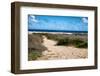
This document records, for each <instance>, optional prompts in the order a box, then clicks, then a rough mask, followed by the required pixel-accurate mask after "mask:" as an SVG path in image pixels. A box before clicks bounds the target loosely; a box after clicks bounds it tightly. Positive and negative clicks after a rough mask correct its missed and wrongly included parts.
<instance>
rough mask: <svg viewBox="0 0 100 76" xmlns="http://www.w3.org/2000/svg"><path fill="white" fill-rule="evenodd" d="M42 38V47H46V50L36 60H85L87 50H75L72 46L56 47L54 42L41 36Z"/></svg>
mask: <svg viewBox="0 0 100 76" xmlns="http://www.w3.org/2000/svg"><path fill="white" fill-rule="evenodd" d="M43 38H44V39H43V40H44V42H43V45H44V46H46V47H47V48H48V50H45V51H44V52H43V53H42V54H43V55H42V56H41V57H40V58H38V60H53V59H80V58H87V55H88V51H87V49H84V48H75V47H74V46H56V45H55V44H56V43H57V42H56V41H53V40H49V39H47V38H46V37H45V36H43Z"/></svg>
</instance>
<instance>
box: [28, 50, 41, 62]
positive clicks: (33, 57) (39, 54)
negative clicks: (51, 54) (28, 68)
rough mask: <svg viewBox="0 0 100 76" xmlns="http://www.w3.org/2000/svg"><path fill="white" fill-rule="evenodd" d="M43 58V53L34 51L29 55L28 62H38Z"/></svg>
mask: <svg viewBox="0 0 100 76" xmlns="http://www.w3.org/2000/svg"><path fill="white" fill-rule="evenodd" d="M40 56H41V52H38V51H32V52H30V53H29V54H28V60H29V61H30V60H36V59H37V58H38V57H40Z"/></svg>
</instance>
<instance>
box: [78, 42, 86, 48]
mask: <svg viewBox="0 0 100 76" xmlns="http://www.w3.org/2000/svg"><path fill="white" fill-rule="evenodd" d="M76 47H77V48H87V47H88V44H87V42H83V43H80V44H78V45H76Z"/></svg>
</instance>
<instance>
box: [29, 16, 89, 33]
mask: <svg viewBox="0 0 100 76" xmlns="http://www.w3.org/2000/svg"><path fill="white" fill-rule="evenodd" d="M30 29H31V30H58V31H88V18H87V17H74V16H50V15H32V14H30V15H28V30H30Z"/></svg>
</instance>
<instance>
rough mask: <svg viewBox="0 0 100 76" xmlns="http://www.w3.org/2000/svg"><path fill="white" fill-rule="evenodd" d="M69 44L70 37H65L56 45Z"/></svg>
mask: <svg viewBox="0 0 100 76" xmlns="http://www.w3.org/2000/svg"><path fill="white" fill-rule="evenodd" d="M68 44H69V39H68V38H64V39H59V40H58V42H57V44H56V45H68Z"/></svg>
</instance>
